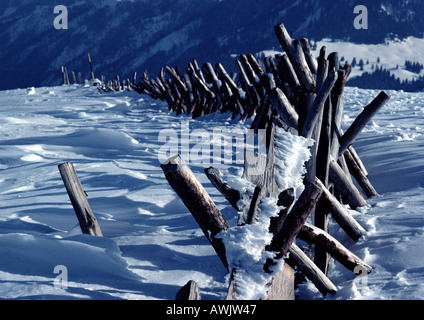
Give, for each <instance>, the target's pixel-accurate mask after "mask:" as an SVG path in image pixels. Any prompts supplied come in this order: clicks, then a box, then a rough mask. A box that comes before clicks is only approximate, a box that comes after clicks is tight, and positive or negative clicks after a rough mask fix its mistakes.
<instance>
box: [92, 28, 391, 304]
mask: <svg viewBox="0 0 424 320" xmlns="http://www.w3.org/2000/svg"><path fill="white" fill-rule="evenodd" d="M275 34H276V36H277V38H278V40H279V42H280V44H281V46H282V49H283V50H284V53H281V54H277V55H275V56H273V57H266V58H264V59H263V60H259V59H256V58H255V57H254V56H253V55H252V54H246V55H244V54H242V55H240V56H239V58H238V59H236V60H235V64H236V68H237V70H238V73H233V74H231V75H230V74H229V73H228V72H227V71H226V70H225V68H224V67H223V65H222V64H220V63H217V64H216V65H215V67H213V66H212V65H211V63H205V64H203V66H202V68H200V67H199V65H198V63H197V61H196V60H193V61H192V62H190V63H188V67H187V69H186V73H180V71H179V70H178V69H177V68H171V67H169V66H165V67H163V68H162V69H161V70H160V73H159V75H158V76H157V77H153V78H151V77H149V75H148V73H147V71H145V72H144V73H143V76H142V78H141V79H140V80H139V81H138V82H137V74H136V73H134V76H133V79H132V82H130V81H129V80H127V81H126V88H127V90H131V89H133V90H135V91H136V92H138V93H140V94H147V95H149V96H151V97H152V98H154V99H160V100H162V101H166V102H167V104H168V106H169V109H170V110H172V111H175V112H176V114H177V115H178V114H182V113H185V114H188V115H192V117H193V118H197V117H200V116H203V115H207V114H210V113H213V112H230V113H231V114H232V116H233V118H237V117H239V119H240V120H241V121H243V122H244V121H246V120H247V119H249V118H252V119H253V121H252V125H251V129H254V130H255V132H258V130H260V129H264V130H266V132H267V154H266V155H264V157H263V159H262V160H261V161H256V162H255V163H258V164H259V166H260V168H259V169H260V170H261V172H262V174H261V175H260V176H259V178H258V176H257V175H255V176H253V175H250V174H249V172H250V171H249V170H250V168H249V165H248V163H252V162H251V161H246V158H247V157H257V155H254V154H250V153H249V152H246V154H245V157H246V158H245V167H244V169H245V170H244V175H243V177H244V178H245V179H247V180H249V181H251V182H253V183H254V184H255V186H256V188H255V190H254V191H253V194H252V195H250V196H249V195H248V194H242V193H241V192H240V190H235V189H234V188H232V187H231V186H229V185H228V183H227V182H225V181H224V180H223V179H222V177H221V175H220V173H219V170H217V169H215V168H206V169H205V173H206V174H207V176H208V178H209V179H210V181H211V182H212V184H213V185H214V186H215V187H216V188H217V189H218V190H219V191H220V193H221V194H222V195H223V196H224V197H225V198H226V199H227V200H228V202H229V204H230V205H231V206H232V207H233V208H234V209H235V210H237V212H238V214H239V217H240V218H239V223H238V226H240V225H245V224H252V223H255V222H256V217H257V215H258V212H257V208H258V205H259V203H260V202H261V200H262V199H264V198H267V197H273V198H275V199H278V201H279V205H282V206H284V207H285V208H286V209H284V210H282V211H281V212H280V213H279V215H278V217H274V218H272V219H271V221H270V232H271V233H272V234H273V239H272V241H271V243H270V244H269V245H268V246H266V247H265V248H263V249H264V250H267V251H270V252H273V253H274V258H273V259H268V260H267V261H266V262H264V272H268V273H272V271H271V269H272V268H271V266H272V265H273V264H275V263H276V261H277V260H280V259H285V264H286V266H287V268H286V266H285V268H284V271H283V272H282V273H281V274H275V275H273V280H272V282H271V283H269V284H268V286H269V288H268V298H269V299H294V272H293V269H297V270H298V271H299V272H301V273H302V274H304V275H305V276H306V277H307V278H309V279H310V280H311V281H312V282H313V283H314V284H315V286H316V287H317V288H318V290H319V291H320V292H321V293H322V294H323V295H326V294H334V293H336V292H337V287H336V286H335V285H334V284H333V283H332V282H331V280H330V279H329V278H328V277H327V271H328V262H329V257H330V256H331V257H333V258H334V259H336V260H337V261H339V262H340V263H341V264H342V265H343V266H345V267H346V268H347V269H349V270H351V271H352V272H358V270H360V273H363V272H366V273H369V272H371V271H372V267H371V266H369V265H368V264H367V263H365V262H364V261H362V260H361V259H360V258H359V257H357V256H355V255H354V254H353V253H352V252H350V251H349V250H348V249H347V248H346V247H345V246H343V244H341V243H340V242H339V241H337V240H336V239H335V238H334V237H332V236H331V235H330V234H329V233H328V232H329V228H328V227H329V219H330V217H332V218H333V219H334V221H335V222H337V223H338V224H339V225H340V227H341V228H342V229H343V230H344V231H345V232H346V233H347V234H348V235H349V236H350V237H351V238H352V239H353V240H354V241H357V240H358V239H359V238H360V237H361V236H363V235H365V234H366V231H365V230H364V228H363V227H362V226H361V225H360V224H359V223H358V222H357V221H356V220H355V219H354V217H353V216H352V215H351V214H350V212H349V211H348V210H347V209H346V207H347V206H349V207H350V208H351V209H356V208H358V207H363V206H365V205H366V204H367V198H369V197H373V196H375V195H377V191H376V190H375V189H374V187H373V186H372V184H371V182H370V181H369V178H368V172H367V170H366V168H365V166H364V164H363V163H362V161H361V159H360V157H359V155H358V154H357V153H356V151H355V149H354V147H353V146H352V144H353V142H354V141H355V139H356V138H357V137H358V135H359V134H360V133H361V131H362V130H363V128H364V127H365V126H366V125H367V123H368V122H369V121H370V120H371V119H372V117H373V116H374V115H375V114H376V113H377V112H378V111H379V110H380V108H382V107H383V106H384V105H385V104H386V103H387V102H388V100H389V99H390V97H389V95H388V94H387V93H386V92H381V93H380V94H379V95H378V96H377V97H376V98H375V99H374V100H373V101H371V102H370V104H369V105H367V106H365V107H364V109H363V110H362V112H360V114H359V115H358V116H357V118H356V120H355V121H354V122H353V123H352V125H351V126H350V127H349V128H348V129H347V130H346V132H343V130H342V119H343V112H344V105H343V91H344V87H345V84H346V82H347V80H348V78H349V76H350V73H351V66H350V65H348V64H345V65H340V61H339V55H338V53H337V52H332V53H330V54H328V55H327V52H326V47H322V48H321V50H320V54H319V57H317V58H316V57H314V56H313V54H312V52H311V50H310V47H309V42H308V39H305V38H303V39H300V40H297V39H292V38H291V37H290V35H289V34H288V32H287V30H286V28H285V26H284V25H283V24H279V25H277V26H275ZM104 83H105V81H104V79H103V84H104ZM119 83H121V82H120V81H119V79H116V80H115V85H113V86H112V85H108V86H107V87H106V86H104V85H101V86H100V87H99V89H100V90H103V91H108V90H116V91H119V90H123V89H125V82H124V85H118V84H119ZM109 84H110V82H109ZM276 127H280V128H283V129H284V130H286V131H288V132H290V133H292V134H293V135H299V136H303V137H305V138H311V139H313V140H314V141H315V143H314V144H313V146H312V147H311V148H310V151H311V154H312V156H311V158H310V160H309V161H308V162H307V164H306V167H307V173H306V175H305V177H304V184H305V190H304V192H303V193H302V194H301V195H300V196H299V197H298V198H297V199H295V198H294V196H293V192H292V190H290V189H289V190H284V191H283V192H281V193H278V192H277V191H276V179H275V169H274V163H275V148H277V147H276V145H275V139H276V138H275V130H276ZM161 167H162V169H163V171H164V174H165V177H166V179H167V180H168V182H169V184H170V185H171V187H172V188H173V189H174V190H175V192H176V193H177V194H178V195H179V196H180V197H181V199H182V201H183V202H184V204H185V205H186V206H187V208H188V210H189V211H190V212H191V213H192V215H193V217H194V218H195V219H196V221H197V222H198V224H199V226H200V228H201V229H202V230H203V232H204V234H205V236H206V237H207V238H208V240H209V241H210V242H211V244H212V246H213V247H214V249H215V251H216V253H217V254H218V256H219V257H220V259H221V261H222V263H223V265H224V267H226V268H227V269H228V271H229V272H230V273H231V275H232V276H231V280H230V283H229V289H228V294H227V299H237V280H236V279H237V277H235V276H234V275H236V274H237V268H233V269H231V270H229V264H228V260H227V257H226V251H225V245H224V243H223V242H222V241H221V240H220V239H219V238H218V237H216V235H217V234H219V233H220V232H221V231H223V230H227V229H229V228H230V226H229V224H228V222H227V221H226V220H225V218H224V217H223V216H222V214H221V212H220V211H219V210H218V208H217V207H216V206H215V204H214V203H213V201H212V200H211V198H210V196H209V195H208V194H207V192H206V191H205V189H204V188H203V186H202V185H201V184H200V183H199V181H198V180H197V179H196V177H195V176H194V174H193V172H192V171H191V170H190V168H189V166H188V164H186V163H185V162H184V159H182V158H181V157H180V156H179V155H175V156H174V157H172V158H170V159H169V160H168V161H166V162H165V163H163V164H162V166H161ZM257 170H258V168H255V171H256V172H257ZM354 180H356V182H357V183H356V184H355V183H354ZM357 186H359V188H358V187H357ZM241 198H243V199H244V200H246V199H247V200H248V202H249V200H250V205H248V206H245V207H243V208H238V207H237V203H238V200H240V199H241ZM276 201H277V200H276ZM236 227H237V226H234V227H233V228H236ZM296 238H299V239H302V240H304V241H307V242H308V243H310V244H314V248H315V250H314V254H313V257H312V258H310V257H309V256H308V255H307V254H305V252H303V251H302V250H301V249H300V248H299V247H298V246H297V245H296ZM287 253H290V254H289V257H288V258H287V257H286V254H287ZM240 267H241V268H242V267H243V266H240ZM358 268H359V269H358ZM200 297H201V294H200V291H199V288H198V286H197V285H196V284H195V283H194V282H189V283H188V284H187V285H186V286H185V287H184V288H183V289H182V291H181V292H179V294H178V298H179V299H199V298H200Z"/></svg>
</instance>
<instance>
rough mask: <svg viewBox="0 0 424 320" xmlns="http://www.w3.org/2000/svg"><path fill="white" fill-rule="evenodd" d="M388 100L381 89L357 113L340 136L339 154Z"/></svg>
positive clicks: (388, 97) (387, 96)
mask: <svg viewBox="0 0 424 320" xmlns="http://www.w3.org/2000/svg"><path fill="white" fill-rule="evenodd" d="M389 100H390V96H389V95H388V94H387V93H386V92H384V91H382V92H380V94H379V95H378V96H377V97H376V98H375V99H374V100H373V101H372V102H371V103H370V104H369V105H367V106H366V107H365V108H364V110H363V111H362V112H361V113H360V114H359V115H358V117H357V118H356V119H355V121H354V122H353V123H352V125H351V126H350V127H349V129H347V131H346V132H345V133H344V134H343V136H342V137H341V138H340V149H339V156H341V155H342V154H343V153H344V152H345V151H346V149H347V148H348V147H349V146H350V145H351V144H352V143H353V142H354V141H355V139H356V138H357V136H358V135H359V134H360V133H361V131H362V130H363V129H364V128H365V126H366V125H367V124H368V122H370V121H371V119H372V117H374V115H375V114H376V113H377V112H378V111H379V110H380V109H381V108H382V107H383V106H384V105H385V104H386V103H387V102H388V101H389Z"/></svg>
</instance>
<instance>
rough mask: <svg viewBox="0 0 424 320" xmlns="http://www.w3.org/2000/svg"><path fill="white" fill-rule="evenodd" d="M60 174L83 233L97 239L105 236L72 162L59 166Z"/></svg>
mask: <svg viewBox="0 0 424 320" xmlns="http://www.w3.org/2000/svg"><path fill="white" fill-rule="evenodd" d="M59 172H60V175H61V177H62V180H63V183H64V184H65V188H66V191H67V192H68V195H69V199H70V200H71V203H72V206H73V208H74V210H75V213H76V215H77V218H78V221H79V225H80V227H81V231H82V233H84V234H89V235H92V236H97V237H101V236H103V234H102V231H101V230H100V227H99V224H98V222H97V219H96V217H95V216H94V213H93V210H92V209H91V207H90V204H89V203H88V200H87V196H86V193H85V191H84V189H83V188H82V185H81V181H80V179H79V178H78V175H77V172H76V171H75V168H74V165H73V164H72V163H70V162H66V163H63V164H61V165H59Z"/></svg>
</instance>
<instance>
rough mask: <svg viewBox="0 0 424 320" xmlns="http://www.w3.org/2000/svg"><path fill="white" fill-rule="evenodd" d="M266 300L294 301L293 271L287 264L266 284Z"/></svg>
mask: <svg viewBox="0 0 424 320" xmlns="http://www.w3.org/2000/svg"><path fill="white" fill-rule="evenodd" d="M267 288H269V289H268V291H267V297H268V298H267V300H281V301H282V300H294V299H295V295H294V270H293V268H291V267H290V266H289V265H288V264H287V263H285V264H284V266H283V270H282V271H280V272H278V273H277V274H276V275H275V277H273V279H272V280H271V282H270V283H268V284H267Z"/></svg>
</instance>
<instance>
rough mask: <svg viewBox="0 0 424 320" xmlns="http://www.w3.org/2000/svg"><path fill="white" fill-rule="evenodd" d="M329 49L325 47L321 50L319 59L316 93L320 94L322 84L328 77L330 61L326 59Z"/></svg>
mask: <svg viewBox="0 0 424 320" xmlns="http://www.w3.org/2000/svg"><path fill="white" fill-rule="evenodd" d="M326 51H327V47H326V46H323V47H322V48H321V50H320V53H319V57H318V67H317V86H316V89H315V91H316V92H319V90H320V89H321V86H322V84H323V83H324V81H325V79H326V78H327V75H328V60H327V59H326V58H325V54H326Z"/></svg>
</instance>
